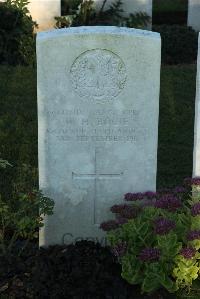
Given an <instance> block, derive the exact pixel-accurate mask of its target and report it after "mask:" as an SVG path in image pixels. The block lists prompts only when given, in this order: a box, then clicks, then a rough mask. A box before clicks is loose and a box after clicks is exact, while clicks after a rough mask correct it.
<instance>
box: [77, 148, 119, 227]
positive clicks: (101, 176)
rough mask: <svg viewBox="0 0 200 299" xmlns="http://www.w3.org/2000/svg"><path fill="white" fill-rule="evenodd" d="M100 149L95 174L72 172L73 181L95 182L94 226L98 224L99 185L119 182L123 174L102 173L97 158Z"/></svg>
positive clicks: (95, 164)
mask: <svg viewBox="0 0 200 299" xmlns="http://www.w3.org/2000/svg"><path fill="white" fill-rule="evenodd" d="M98 152H99V151H98V149H97V148H96V149H95V159H94V162H95V163H94V173H75V172H72V179H73V180H94V194H95V195H94V224H98V223H97V215H96V204H97V202H96V201H97V197H98V194H97V184H98V182H99V181H100V180H119V179H121V177H122V175H123V172H121V173H102V172H101V171H99V170H98V168H97V165H98V163H97V156H98Z"/></svg>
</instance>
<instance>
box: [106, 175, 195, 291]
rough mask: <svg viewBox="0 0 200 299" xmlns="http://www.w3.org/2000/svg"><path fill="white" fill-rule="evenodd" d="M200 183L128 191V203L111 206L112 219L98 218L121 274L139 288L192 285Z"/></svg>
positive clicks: (126, 197) (149, 288) (154, 288)
mask: <svg viewBox="0 0 200 299" xmlns="http://www.w3.org/2000/svg"><path fill="white" fill-rule="evenodd" d="M199 185H200V179H199V178H195V179H192V180H191V179H190V181H189V183H188V180H186V181H185V185H184V187H183V186H181V187H177V188H175V189H172V190H170V189H167V190H161V191H158V192H157V193H155V192H145V193H127V194H125V200H126V201H128V203H127V204H122V205H115V206H113V207H112V208H111V211H112V212H113V213H114V214H115V216H116V219H115V220H110V221H108V222H104V223H102V224H101V228H102V229H103V230H104V231H107V237H108V240H109V241H110V245H111V249H112V252H113V253H114V255H115V256H116V257H117V258H118V261H119V263H120V264H121V265H122V277H123V278H124V279H125V280H127V281H128V282H129V283H130V284H138V285H140V286H141V290H142V292H147V293H151V292H153V291H155V290H157V289H159V288H165V289H167V291H169V292H170V293H173V292H176V291H177V290H178V289H182V288H186V289H187V290H190V288H191V286H192V283H193V281H194V280H196V279H197V278H198V277H199V275H200V263H199V260H200V253H199V249H200V189H199V188H200V187H198V186H199ZM191 186H192V193H191V194H190V187H191Z"/></svg>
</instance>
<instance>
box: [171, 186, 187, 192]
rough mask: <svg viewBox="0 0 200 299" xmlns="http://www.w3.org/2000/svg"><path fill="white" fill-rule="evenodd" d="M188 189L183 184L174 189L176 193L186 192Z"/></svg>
mask: <svg viewBox="0 0 200 299" xmlns="http://www.w3.org/2000/svg"><path fill="white" fill-rule="evenodd" d="M186 191H187V189H186V188H184V187H182V186H177V187H175V188H174V189H173V192H174V193H180V194H182V193H185V192H186Z"/></svg>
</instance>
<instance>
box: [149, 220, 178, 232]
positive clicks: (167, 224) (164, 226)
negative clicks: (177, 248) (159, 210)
mask: <svg viewBox="0 0 200 299" xmlns="http://www.w3.org/2000/svg"><path fill="white" fill-rule="evenodd" d="M175 226H176V224H175V222H174V221H172V220H169V219H167V218H163V217H160V218H157V219H156V220H155V221H154V230H155V233H156V234H158V235H166V234H168V233H169V232H170V231H171V230H172V229H174V228H175Z"/></svg>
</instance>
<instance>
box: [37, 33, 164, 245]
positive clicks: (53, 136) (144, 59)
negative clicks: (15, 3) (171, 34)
mask: <svg viewBox="0 0 200 299" xmlns="http://www.w3.org/2000/svg"><path fill="white" fill-rule="evenodd" d="M160 53H161V42H160V36H159V34H157V33H153V32H149V31H142V30H135V29H127V28H117V27H80V28H78V27H77V28H69V29H63V30H55V31H51V32H46V33H45V32H43V33H39V34H38V37H37V60H38V118H39V177H40V189H42V190H43V192H44V193H45V194H46V195H48V196H50V197H51V198H53V199H54V200H55V211H54V215H53V216H50V217H48V218H46V219H45V227H44V229H43V230H42V231H41V232H40V245H49V244H55V243H62V242H65V243H69V242H73V241H75V240H77V239H82V238H87V239H91V238H93V239H94V240H98V241H99V242H101V241H102V239H101V238H102V237H103V236H104V234H103V232H102V231H101V230H100V229H99V224H100V223H101V222H102V221H106V220H108V219H110V218H111V213H110V212H109V208H110V207H111V206H112V205H113V204H117V203H120V202H121V201H122V198H123V195H124V194H125V193H127V192H141V191H148V190H152V191H154V190H155V189H156V168H157V134H158V114H159V83H160Z"/></svg>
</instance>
